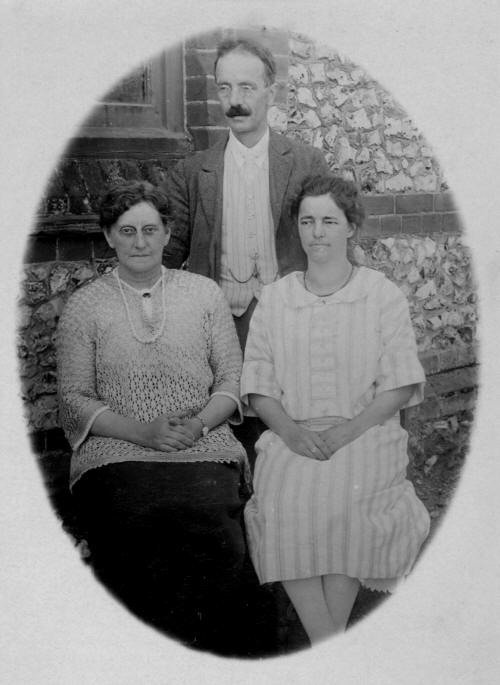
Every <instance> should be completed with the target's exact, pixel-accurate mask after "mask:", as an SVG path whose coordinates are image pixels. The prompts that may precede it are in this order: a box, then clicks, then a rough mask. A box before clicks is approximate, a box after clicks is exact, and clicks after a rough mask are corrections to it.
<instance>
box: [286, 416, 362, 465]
mask: <svg viewBox="0 0 500 685" xmlns="http://www.w3.org/2000/svg"><path fill="white" fill-rule="evenodd" d="M349 423H350V422H349V421H345V422H344V423H339V424H337V425H336V426H332V427H331V428H327V429H326V430H323V431H313V430H310V429H309V428H305V427H304V426H299V425H297V424H296V423H294V424H293V425H290V427H289V428H288V429H287V430H286V432H285V433H284V434H283V435H281V438H282V440H283V442H284V443H285V444H286V446H287V447H289V448H290V449H291V450H292V452H295V453H296V454H300V455H301V456H303V457H308V458H309V459H317V460H319V461H325V460H327V459H330V457H331V456H332V455H333V454H334V453H335V452H337V451H338V450H339V449H340V448H341V447H344V446H345V445H347V444H348V443H350V442H351V441H352V439H353V436H352V435H351V429H350V426H349Z"/></svg>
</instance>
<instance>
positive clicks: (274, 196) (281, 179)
mask: <svg viewBox="0 0 500 685" xmlns="http://www.w3.org/2000/svg"><path fill="white" fill-rule="evenodd" d="M290 149H291V145H290V143H289V142H288V140H287V139H286V138H285V136H281V135H279V133H274V132H273V131H270V132H269V199H270V202H271V212H272V216H273V223H274V231H275V232H276V231H277V230H278V226H279V222H280V218H281V212H282V208H283V200H284V198H285V197H286V191H287V188H288V181H289V179H290V173H291V171H292V166H293V156H292V155H291V154H290Z"/></svg>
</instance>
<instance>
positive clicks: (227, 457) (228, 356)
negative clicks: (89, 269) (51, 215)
mask: <svg viewBox="0 0 500 685" xmlns="http://www.w3.org/2000/svg"><path fill="white" fill-rule="evenodd" d="M165 278H166V279H167V280H166V284H165V300H166V321H165V326H164V330H163V332H162V334H161V336H160V337H159V338H158V339H157V340H156V341H155V342H152V343H147V344H146V343H141V342H139V341H138V340H136V339H135V338H134V337H133V335H132V332H131V328H130V324H129V322H128V319H127V313H126V310H125V305H124V302H123V299H122V296H121V294H120V290H119V287H118V282H117V280H116V278H115V277H114V276H113V275H112V274H109V275H106V276H102V277H101V278H99V279H97V280H96V281H94V282H93V283H91V284H89V285H88V286H85V287H83V288H82V289H81V290H78V291H77V292H76V293H75V294H74V295H73V296H72V297H71V298H70V299H69V300H68V303H67V305H66V307H65V309H64V312H63V315H62V316H61V320H60V322H59V328H58V339H57V353H58V378H59V406H60V419H61V424H62V426H63V428H64V431H65V434H66V437H67V438H68V440H69V442H70V445H71V446H72V448H73V450H74V452H73V458H72V463H71V477H70V479H71V485H73V484H74V483H75V482H76V480H77V479H78V478H79V477H80V476H81V475H82V474H83V473H85V471H87V470H88V469H91V468H95V467H98V466H102V465H104V464H108V463H114V462H120V461H162V462H164V461H175V462H186V461H239V462H243V461H244V460H245V459H246V454H245V450H244V449H243V447H242V446H241V445H240V443H239V442H238V441H237V440H236V439H235V438H234V436H233V434H232V433H231V431H230V429H229V426H228V425H227V423H223V424H221V425H220V426H218V427H217V428H215V429H214V430H212V431H210V433H209V434H208V435H207V436H206V437H205V438H202V439H200V440H199V441H198V442H197V443H196V444H195V445H194V446H193V447H192V448H190V449H189V450H183V451H179V452H161V451H157V450H153V449H148V448H145V447H141V446H139V445H135V444H133V443H129V442H126V441H124V440H117V439H114V438H103V437H97V436H89V435H88V432H89V429H90V426H91V425H92V423H93V421H94V419H95V417H96V416H97V415H98V414H99V413H100V412H102V411H104V410H105V409H108V408H109V409H110V410H112V411H113V412H116V413H117V414H121V415H123V416H128V417H132V418H135V419H136V420H138V421H140V422H142V423H147V422H149V421H152V420H153V419H155V418H156V417H157V416H159V415H161V414H181V415H185V416H194V415H195V414H197V413H198V412H199V411H200V410H201V409H203V407H204V406H205V405H206V404H207V402H208V400H209V398H210V395H211V394H212V393H214V392H217V391H222V392H228V393H231V394H232V395H234V396H235V397H239V378H240V371H241V351H240V347H239V344H238V340H237V337H236V332H235V330H234V324H233V321H232V318H231V314H230V312H229V307H228V305H227V303H226V301H225V299H224V296H223V295H222V292H221V291H220V289H219V288H218V286H217V285H216V284H215V283H214V282H213V281H211V280H209V279H207V278H204V277H203V276H198V275H195V274H190V273H186V272H184V271H175V270H169V271H167V272H166V275H165ZM124 295H125V297H126V298H127V302H128V305H129V310H130V315H131V318H132V321H133V324H134V327H135V330H136V331H137V334H138V335H139V336H140V337H143V338H148V337H151V335H152V334H153V333H154V332H155V331H156V330H158V327H159V326H160V323H161V319H162V288H161V282H160V281H158V283H157V284H156V285H155V287H154V288H153V290H152V291H151V305H152V316H151V317H150V318H149V317H148V316H145V313H144V307H143V304H142V295H141V293H140V292H138V291H135V290H134V289H133V288H130V287H124Z"/></svg>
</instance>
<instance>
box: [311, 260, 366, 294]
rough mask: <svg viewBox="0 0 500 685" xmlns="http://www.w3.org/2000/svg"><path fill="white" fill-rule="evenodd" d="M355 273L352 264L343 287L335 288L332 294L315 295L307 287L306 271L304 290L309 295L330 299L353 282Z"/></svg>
mask: <svg viewBox="0 0 500 685" xmlns="http://www.w3.org/2000/svg"><path fill="white" fill-rule="evenodd" d="M353 273H354V265H353V264H351V270H350V271H349V275H348V276H347V278H346V279H345V281H344V282H343V283H342V285H340V286H339V287H338V288H335V290H332V292H331V293H324V294H323V295H319V294H318V293H315V292H314V290H310V288H308V287H307V281H306V272H305V271H304V288H305V289H306V290H307V292H308V293H311V295H316V297H330V295H334V294H335V293H338V291H339V290H342V288H345V286H346V285H347V284H348V283H349V281H350V280H351V278H352V275H353Z"/></svg>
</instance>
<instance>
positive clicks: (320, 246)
mask: <svg viewBox="0 0 500 685" xmlns="http://www.w3.org/2000/svg"><path fill="white" fill-rule="evenodd" d="M297 222H298V229H299V236H300V242H301V243H302V248H303V250H304V252H305V253H306V255H307V259H308V262H311V261H312V262H317V263H326V262H329V261H334V260H336V259H338V257H339V255H343V256H345V255H346V254H347V239H348V238H350V237H351V236H352V235H353V233H354V227H353V226H352V225H351V224H350V223H349V222H348V221H347V219H346V216H345V214H344V212H343V210H342V209H340V208H339V207H338V206H337V204H336V203H335V200H334V199H333V198H332V197H331V195H330V194H329V193H327V194H325V195H318V196H317V197H312V196H306V197H305V198H304V199H303V200H302V202H301V203H300V207H299V213H298V216H297Z"/></svg>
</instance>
